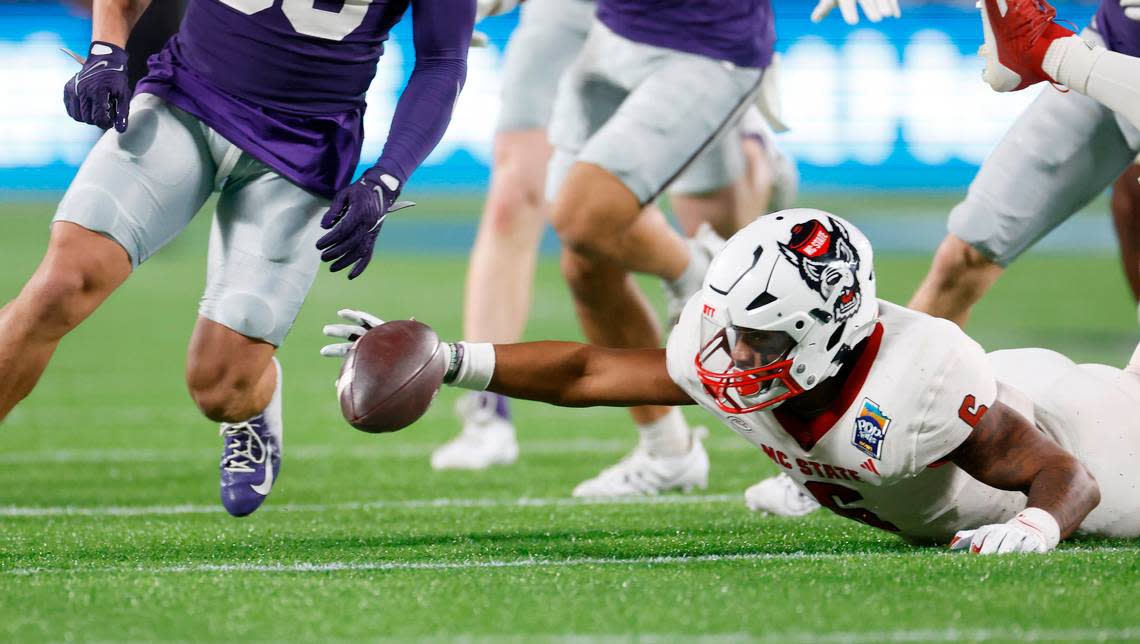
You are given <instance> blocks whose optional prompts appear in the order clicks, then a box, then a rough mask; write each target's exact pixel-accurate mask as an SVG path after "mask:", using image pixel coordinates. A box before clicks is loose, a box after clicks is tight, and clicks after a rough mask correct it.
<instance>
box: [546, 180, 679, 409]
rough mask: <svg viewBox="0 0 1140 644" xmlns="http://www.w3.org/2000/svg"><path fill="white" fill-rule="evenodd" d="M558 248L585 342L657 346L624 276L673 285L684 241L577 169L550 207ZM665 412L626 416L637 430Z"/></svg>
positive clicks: (650, 316) (649, 315) (618, 187)
mask: <svg viewBox="0 0 1140 644" xmlns="http://www.w3.org/2000/svg"><path fill="white" fill-rule="evenodd" d="M554 226H555V229H556V230H558V233H559V236H560V237H561V238H562V240H563V243H564V249H563V253H562V272H563V275H565V277H566V279H567V281H568V282H569V284H570V291H571V294H572V295H573V296H574V304H575V308H576V310H577V312H578V319H579V321H580V322H581V323H582V329H583V331H584V332H585V334H586V337H587V338H588V339H589V340H590V342H592V343H594V344H598V345H602V346H609V347H656V346H660V343H661V331H660V329H659V327H658V324H657V320H656V317H655V316H654V313H653V309H652V307H651V306H650V305H649V302H648V301H647V300H646V299H645V295H644V294H643V293H642V292H641V290H640V289H639V288H638V287H637V285H636V284H635V283H634V281H633V279H632V277H631V276H630V272H634V271H637V272H653V271H652V270H650V269H654V270H655V271H657V272H656V274H657V275H659V276H662V277H665V278H666V279H675V278H676V277H677V276H679V275H680V274H681V272H683V270H684V268H685V266H686V265H687V264H688V248H687V247H686V246H685V243H684V241H683V240H682V239H681V237H680V236H679V235H677V233H676V232H674V231H673V230H672V229H671V228H670V227H669V225H668V223H667V222H666V221H665V218H664V216H662V215H661V213H660V212H659V211H657V210H656V209H649V210H646V211H645V212H644V213H643V212H642V210H641V208H640V204H638V200H637V197H636V196H634V194H633V193H632V192H630V191H629V189H628V188H626V187H625V185H624V184H622V183H621V181H619V180H618V179H617V178H616V177H614V176H613V175H611V174H610V173H609V172H606V171H605V170H603V169H601V168H599V167H597V166H594V165H590V164H584V163H577V164H575V165H574V167H573V168H572V169H571V171H570V173H569V175H568V177H567V180H566V184H565V185H564V186H563V188H562V190H561V192H560V193H559V196H558V200H557V201H556V202H555V207H554ZM668 412H669V408H668V407H635V408H633V409H631V410H630V414H631V415H632V416H633V419H634V421H635V422H636V423H638V424H639V425H644V424H648V423H652V422H654V421H656V420H658V419H660V418H661V417H662V416H664V415H665V414H666V413H668Z"/></svg>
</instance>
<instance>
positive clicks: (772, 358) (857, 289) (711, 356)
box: [696, 208, 879, 414]
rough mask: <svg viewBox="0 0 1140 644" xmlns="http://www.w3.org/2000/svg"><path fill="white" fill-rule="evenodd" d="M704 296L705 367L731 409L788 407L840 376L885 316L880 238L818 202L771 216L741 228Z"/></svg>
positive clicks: (705, 379)
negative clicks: (875, 253) (875, 254)
mask: <svg viewBox="0 0 1140 644" xmlns="http://www.w3.org/2000/svg"><path fill="white" fill-rule="evenodd" d="M701 297H702V299H703V301H702V304H703V306H702V314H701V349H700V352H699V353H698V354H697V356H696V363H697V373H698V375H699V376H700V379H701V382H702V383H703V384H704V385H705V388H706V389H707V390H708V391H709V393H710V394H712V396H713V397H714V398H715V399H716V402H717V405H718V406H720V408H721V409H722V410H724V411H725V412H727V413H731V414H746V413H750V412H754V411H758V410H760V409H765V408H768V407H772V406H774V405H778V404H779V403H781V402H783V401H785V400H787V399H788V398H791V397H792V396H796V395H799V394H801V393H803V392H804V391H806V390H808V389H811V388H812V387H814V386H816V385H818V384H819V383H820V382H822V381H823V380H825V379H826V378H828V377H830V376H832V375H834V374H835V373H836V372H837V371H838V370H839V368H840V367H841V366H842V363H843V356H844V354H846V353H847V352H848V351H849V350H850V349H851V348H852V347H854V346H856V345H857V344H858V343H859V342H860V341H861V340H863V339H864V338H866V337H867V336H869V335H870V334H871V332H872V331H873V330H874V328H875V325H876V323H877V321H878V316H879V306H878V301H877V300H876V299H875V274H874V269H873V266H872V256H871V242H869V241H868V240H867V238H866V237H864V236H863V233H861V232H859V230H858V229H857V228H855V227H854V226H852V225H851V224H850V223H848V222H847V221H844V220H843V219H841V218H839V217H836V216H835V215H832V214H829V213H826V212H823V211H821V210H815V209H811V208H795V209H792V210H782V211H779V212H774V213H772V214H770V215H765V216H763V217H760V218H759V219H757V220H756V221H754V222H753V223H751V224H749V225H748V226H746V227H745V228H743V229H742V230H741V231H740V232H738V233H736V234H735V235H733V236H732V238H731V239H729V240H728V242H727V243H726V244H725V245H724V247H723V248H722V249H721V251H720V252H719V253H718V254H717V256H716V257H714V258H713V261H712V265H711V266H709V270H708V273H707V274H706V275H705V281H704V286H703V289H702V291H701Z"/></svg>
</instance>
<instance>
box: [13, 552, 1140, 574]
mask: <svg viewBox="0 0 1140 644" xmlns="http://www.w3.org/2000/svg"><path fill="white" fill-rule="evenodd" d="M1112 552H1129V553H1131V552H1135V549H1133V548H1116V547H1107V548H1067V549H1064V550H1057V551H1054V552H1052V553H1049V554H1048V555H1046V556H1049V557H1064V556H1069V555H1078V554H1090V553H1096V554H1105V553H1112ZM962 556H968V555H962V554H955V553H951V552H949V551H946V550H942V551H934V552H932V551H930V550H928V549H924V548H915V549H913V550H908V551H899V552H882V551H871V552H847V553H839V552H818V553H817V552H810V553H809V552H775V553H767V552H757V553H741V554H727V555H692V556H685V555H667V556H657V557H569V558H566V559H539V558H527V559H507V560H495V559H491V560H485V561H478V560H474V561H472V560H467V561H315V562H307V561H295V562H289V563H276V564H272V563H271V564H253V563H243V562H235V563H196V564H181V565H171V566H163V565H158V566H149V565H141V566H139V565H135V566H132V565H123V566H83V567H75V568H68V567H60V566H53V567H34V568H10V569H8V570H4V571H0V573H2V574H6V575H19V576H35V575H49V574H60V573H97V574H102V573H108V572H137V573H144V574H179V573H210V572H240V573H310V572H318V573H328V572H345V571H350V572H357V571H366V572H367V571H400V570H430V571H438V570H474V569H487V568H566V567H573V566H666V565H688V564H699V563H723V562H742V561H797V560H804V561H829V560H836V559H861V560H862V559H867V558H917V557H926V558H929V557H962Z"/></svg>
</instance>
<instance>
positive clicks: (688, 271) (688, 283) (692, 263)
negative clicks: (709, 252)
mask: <svg viewBox="0 0 1140 644" xmlns="http://www.w3.org/2000/svg"><path fill="white" fill-rule="evenodd" d="M703 260H704V255H703V254H702V253H698V252H694V251H693V250H692V248H690V250H689V263H688V264H687V265H685V270H684V271H683V272H682V273H681V274H680V275H678V276H677V279H675V280H670V281H667V282H665V284H666V286H668V287H669V290H670V291H671V292H672V293H674V294H675V295H676V296H677V297H683V296H685V295H690V294H692V293H696V292H697V291H699V290H701V284H703V283H704V280H705V273H706V272H707V271H708V270H709V263H708V262H707V261H703Z"/></svg>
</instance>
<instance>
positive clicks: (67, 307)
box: [0, 222, 131, 421]
mask: <svg viewBox="0 0 1140 644" xmlns="http://www.w3.org/2000/svg"><path fill="white" fill-rule="evenodd" d="M130 273H131V262H130V259H129V258H128V256H127V253H126V251H124V250H123V248H122V247H121V246H119V244H117V243H116V242H114V241H112V240H110V239H108V238H106V237H104V236H103V235H100V234H98V233H95V232H92V231H90V230H87V229H85V228H82V227H80V226H77V225H75V224H71V223H67V222H59V223H56V224H55V225H54V226H53V227H52V235H51V241H50V242H49V243H48V250H47V253H46V254H45V255H44V259H43V261H42V262H41V263H40V265H39V267H38V268H37V269H36V272H35V274H33V275H32V277H31V279H29V280H28V283H27V284H25V285H24V288H23V290H21V291H20V294H19V295H17V296H16V298H15V299H14V300H12V301H11V302H9V303H8V304H7V305H6V306H4V308H3V309H0V374H3V375H2V376H0V421H3V419H4V418H6V417H7V415H8V413H9V412H11V411H12V408H13V407H15V406H16V404H17V403H19V402H20V401H21V400H23V399H24V398H25V397H27V395H28V394H29V393H31V392H32V389H33V388H34V387H35V385H36V383H37V382H38V381H39V379H40V376H41V375H43V372H44V369H46V368H47V365H48V362H49V361H50V360H51V356H52V354H53V353H55V348H56V347H57V346H58V345H59V341H60V340H61V339H63V336H65V335H66V334H67V333H69V332H70V331H71V330H72V329H74V328H75V327H77V326H78V325H79V324H80V323H81V322H82V321H83V320H85V319H87V316H89V315H91V313H92V312H94V311H95V309H96V308H98V306H99V305H100V304H102V303H103V301H104V300H106V299H107V296H109V295H110V294H111V293H112V292H113V291H114V290H115V289H116V288H118V286H119V285H120V284H122V283H123V282H124V281H126V279H127V277H128V276H130Z"/></svg>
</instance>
